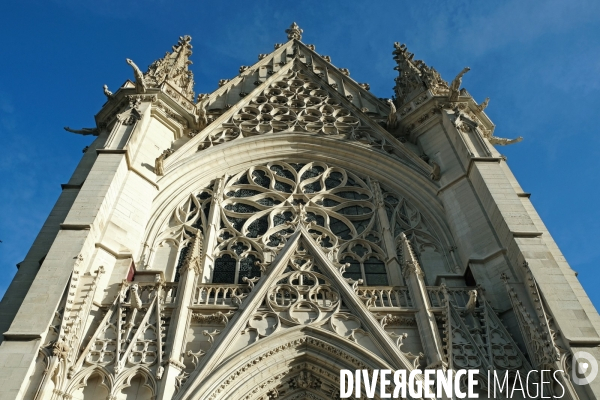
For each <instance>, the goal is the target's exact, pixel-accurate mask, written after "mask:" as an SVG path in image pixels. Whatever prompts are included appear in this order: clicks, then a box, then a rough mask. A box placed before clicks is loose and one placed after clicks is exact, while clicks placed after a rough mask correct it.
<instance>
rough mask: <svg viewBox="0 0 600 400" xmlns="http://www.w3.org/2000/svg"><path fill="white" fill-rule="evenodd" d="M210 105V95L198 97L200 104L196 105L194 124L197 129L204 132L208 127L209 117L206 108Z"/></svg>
mask: <svg viewBox="0 0 600 400" xmlns="http://www.w3.org/2000/svg"><path fill="white" fill-rule="evenodd" d="M207 105H208V95H202V94H199V95H198V103H197V104H196V115H195V116H194V122H195V123H196V128H197V129H198V130H200V131H201V130H202V129H204V128H206V126H207V125H208V117H207V115H206V106H207Z"/></svg>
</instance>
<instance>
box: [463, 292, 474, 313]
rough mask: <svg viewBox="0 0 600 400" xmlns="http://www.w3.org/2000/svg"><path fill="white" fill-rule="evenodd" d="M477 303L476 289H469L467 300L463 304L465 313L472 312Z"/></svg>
mask: <svg viewBox="0 0 600 400" xmlns="http://www.w3.org/2000/svg"><path fill="white" fill-rule="evenodd" d="M476 304H477V290H475V289H473V290H469V301H468V302H467V305H466V306H465V314H473V312H474V311H475V306H476Z"/></svg>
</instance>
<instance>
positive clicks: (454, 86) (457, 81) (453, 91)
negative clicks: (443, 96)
mask: <svg viewBox="0 0 600 400" xmlns="http://www.w3.org/2000/svg"><path fill="white" fill-rule="evenodd" d="M470 70H471V68H469V67H464V68H463V69H462V71H460V72H459V73H458V75H456V78H454V80H453V81H452V83H451V84H450V93H449V94H448V99H449V100H450V101H458V95H459V94H460V85H461V84H462V77H463V76H464V74H466V73H467V72H469V71H470Z"/></svg>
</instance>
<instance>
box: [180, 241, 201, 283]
mask: <svg viewBox="0 0 600 400" xmlns="http://www.w3.org/2000/svg"><path fill="white" fill-rule="evenodd" d="M192 240H193V242H192V246H191V248H190V249H189V251H188V253H187V254H186V257H185V261H184V262H183V268H185V269H186V270H194V271H196V274H199V273H200V258H201V256H202V232H200V231H198V232H196V236H194V238H193V239H192ZM181 272H182V273H183V269H182V271H181Z"/></svg>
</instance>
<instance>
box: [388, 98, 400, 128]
mask: <svg viewBox="0 0 600 400" xmlns="http://www.w3.org/2000/svg"><path fill="white" fill-rule="evenodd" d="M387 103H388V105H389V106H390V113H389V114H388V118H387V128H388V131H392V130H394V129H396V127H398V117H397V116H396V106H395V105H394V102H393V101H392V100H390V99H388V101H387Z"/></svg>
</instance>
